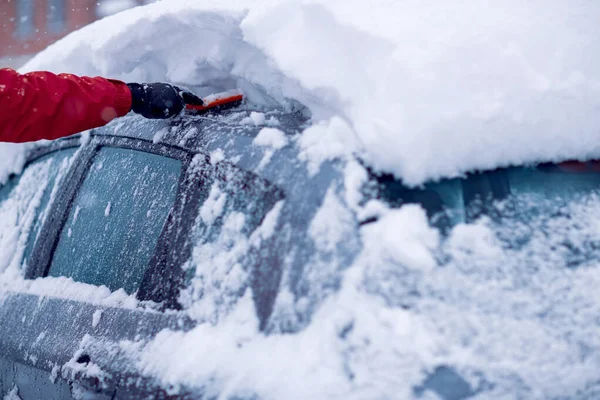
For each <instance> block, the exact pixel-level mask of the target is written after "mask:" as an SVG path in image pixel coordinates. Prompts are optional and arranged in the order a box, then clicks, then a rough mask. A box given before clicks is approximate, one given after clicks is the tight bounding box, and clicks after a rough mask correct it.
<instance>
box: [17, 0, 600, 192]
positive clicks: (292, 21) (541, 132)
mask: <svg viewBox="0 0 600 400" xmlns="http://www.w3.org/2000/svg"><path fill="white" fill-rule="evenodd" d="M598 21H600V6H598V5H597V4H595V3H593V2H589V1H583V0H581V1H575V2H568V3H565V2H561V1H552V2H547V1H541V0H535V1H530V2H526V3H523V2H520V1H516V0H509V1H504V2H500V3H489V2H476V1H460V2H455V3H453V4H440V3H439V2H434V1H426V2H423V1H416V0H405V1H388V0H377V1H374V2H369V3H365V2H364V1H342V0H334V1H314V0H311V1H308V0H307V1H302V0H297V1H286V2H279V1H261V2H256V1H251V0H230V1H226V2H224V1H216V0H207V1H202V2H196V1H189V0H188V1H185V0H180V1H168V2H159V3H156V4H152V5H149V6H146V7H142V8H137V9H132V10H129V11H126V12H123V13H121V14H118V15H116V16H113V17H111V18H107V19H105V20H101V21H99V22H97V23H95V24H92V25H91V26H88V27H85V28H84V29H82V30H81V31H79V32H77V33H75V34H73V35H70V36H69V37H67V38H66V39H64V40H62V41H61V42H59V43H57V44H56V45H54V46H51V47H50V48H48V49H47V50H46V51H44V52H42V53H40V54H39V55H38V56H37V57H36V58H34V59H33V60H32V61H30V62H29V63H28V64H27V65H26V66H25V68H24V70H35V69H50V70H53V71H56V72H65V71H68V72H73V73H78V74H88V75H104V76H111V77H114V78H120V79H123V80H138V81H155V80H156V81H158V80H167V81H171V82H176V83H179V84H186V85H188V86H190V87H192V88H194V89H196V90H197V91H199V92H210V91H214V90H215V89H223V88H226V89H229V88H233V87H235V86H238V87H241V88H242V89H244V90H246V92H247V93H248V94H249V96H250V98H251V100H252V101H253V102H255V103H256V104H257V105H261V104H263V105H264V104H269V105H273V104H279V105H281V106H284V107H289V106H290V100H292V99H293V100H295V101H299V102H301V103H302V104H304V105H306V106H308V107H309V108H310V110H311V111H312V112H313V115H314V118H315V120H316V121H318V120H322V119H328V118H331V117H332V116H339V117H341V118H342V119H343V120H345V121H346V123H347V124H349V126H350V127H351V131H352V132H353V134H354V135H356V137H357V138H358V139H359V142H360V144H361V146H360V150H362V152H363V156H364V157H365V158H366V159H367V160H368V161H369V162H370V163H371V164H372V165H373V166H375V167H376V168H378V169H382V170H386V171H390V172H393V173H395V174H396V175H397V176H399V177H402V178H403V179H404V180H405V181H406V182H407V183H409V184H415V185H416V184H420V183H422V182H423V181H425V180H427V179H437V178H440V177H448V176H456V175H459V174H461V173H463V172H465V171H468V170H472V169H477V168H494V167H497V166H501V165H509V164H522V163H530V162H536V161H557V160H564V159H569V158H576V159H586V158H591V157H598V156H599V155H600V141H599V140H598V139H599V138H600V112H599V111H600V56H599V55H598V54H600V52H599V50H600V35H599V28H598ZM348 134H351V133H348ZM333 140H336V139H333ZM351 150H353V151H355V150H356V149H351Z"/></svg>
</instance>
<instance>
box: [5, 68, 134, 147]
mask: <svg viewBox="0 0 600 400" xmlns="http://www.w3.org/2000/svg"><path fill="white" fill-rule="evenodd" d="M131 104H132V98H131V91H130V90H129V88H128V87H127V85H126V84H125V83H123V82H120V81H115V80H108V79H104V78H89V77H77V76H75V75H71V74H60V75H55V74H52V73H50V72H31V73H28V74H24V75H21V74H19V73H18V72H16V71H14V70H12V69H0V142H17V143H20V142H31V141H36V140H40V139H50V140H52V139H57V138H59V137H63V136H68V135H71V134H74V133H78V132H81V131H85V130H87V129H91V128H96V127H99V126H102V125H105V124H107V123H108V122H110V121H111V120H112V119H114V118H116V117H120V116H123V115H125V114H127V113H128V112H129V111H130V110H131Z"/></svg>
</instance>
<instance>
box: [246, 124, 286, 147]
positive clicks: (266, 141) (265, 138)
mask: <svg viewBox="0 0 600 400" xmlns="http://www.w3.org/2000/svg"><path fill="white" fill-rule="evenodd" d="M252 143H254V144H255V145H257V146H265V147H272V148H274V149H275V150H279V149H282V148H283V147H285V146H286V145H287V144H288V138H287V137H286V136H285V133H283V132H282V131H280V130H279V129H276V128H262V129H261V130H260V132H259V133H258V135H257V136H256V137H255V138H254V140H253V141H252Z"/></svg>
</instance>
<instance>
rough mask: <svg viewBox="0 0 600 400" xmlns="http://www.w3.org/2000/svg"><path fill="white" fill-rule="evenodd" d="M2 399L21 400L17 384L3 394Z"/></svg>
mask: <svg viewBox="0 0 600 400" xmlns="http://www.w3.org/2000/svg"><path fill="white" fill-rule="evenodd" d="M4 400H21V397H20V396H19V388H18V387H17V385H14V386H13V388H12V389H11V391H10V392H8V393H7V394H6V395H5V396H4Z"/></svg>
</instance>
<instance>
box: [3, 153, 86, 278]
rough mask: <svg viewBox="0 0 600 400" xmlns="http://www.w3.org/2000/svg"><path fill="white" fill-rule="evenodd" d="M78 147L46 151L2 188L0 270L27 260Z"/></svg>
mask: <svg viewBox="0 0 600 400" xmlns="http://www.w3.org/2000/svg"><path fill="white" fill-rule="evenodd" d="M75 151H76V149H75V148H71V149H66V150H61V151H57V152H53V153H50V154H47V155H45V156H43V157H41V158H39V159H37V160H35V161H34V162H32V163H31V164H29V165H28V166H27V167H26V168H25V170H24V172H23V174H22V175H21V176H14V177H12V178H11V179H10V180H9V181H8V182H7V183H6V185H4V186H2V187H0V271H3V270H4V269H6V268H7V267H8V266H9V265H18V264H20V262H21V261H22V260H23V259H25V260H27V259H28V258H29V257H30V255H31V251H32V249H33V245H34V243H35V240H36V238H37V235H38V233H39V231H40V229H41V227H42V224H43V222H44V221H45V219H46V217H47V215H48V210H49V205H50V203H51V200H52V199H53V198H54V195H55V191H56V183H57V182H58V181H59V180H60V179H61V178H62V177H63V176H64V175H65V174H66V172H67V169H68V166H69V161H70V159H71V156H73V154H74V153H75Z"/></svg>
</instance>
